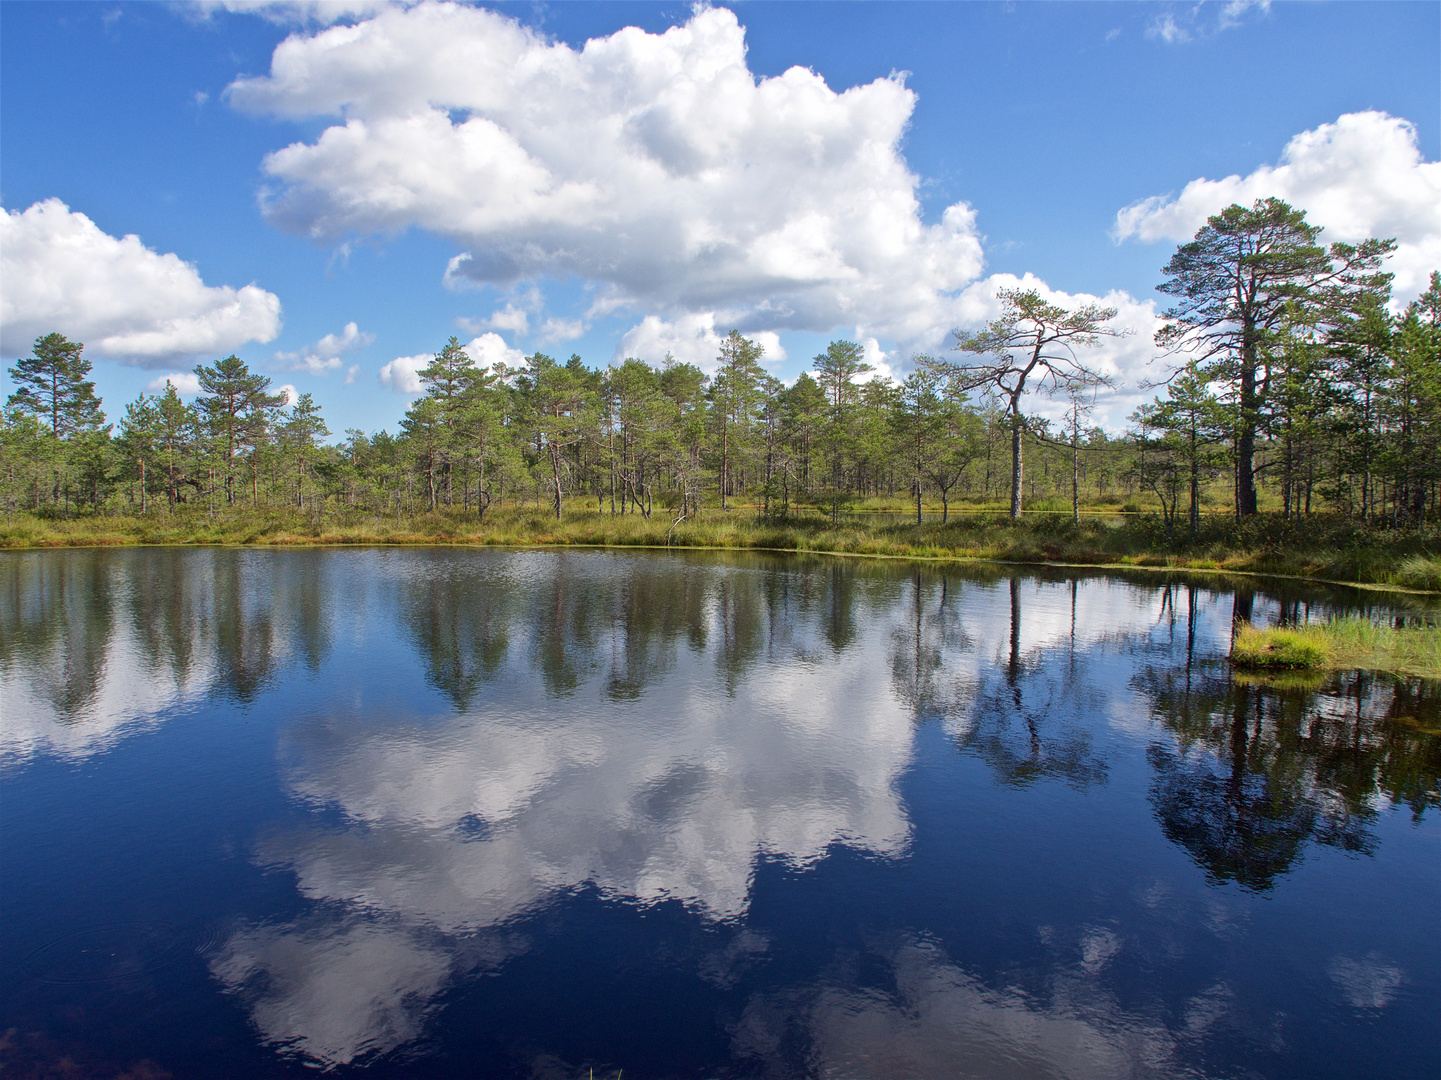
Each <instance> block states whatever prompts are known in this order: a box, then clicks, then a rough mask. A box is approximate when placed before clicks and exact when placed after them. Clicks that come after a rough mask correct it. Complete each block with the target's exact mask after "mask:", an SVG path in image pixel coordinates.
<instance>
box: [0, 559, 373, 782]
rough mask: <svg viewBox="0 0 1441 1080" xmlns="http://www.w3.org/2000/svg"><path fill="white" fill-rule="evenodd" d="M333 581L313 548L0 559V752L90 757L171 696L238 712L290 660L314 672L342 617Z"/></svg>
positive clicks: (336, 568) (336, 579) (159, 714)
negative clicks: (215, 702) (224, 700)
mask: <svg viewBox="0 0 1441 1080" xmlns="http://www.w3.org/2000/svg"><path fill="white" fill-rule="evenodd" d="M345 577H346V575H345V572H344V570H343V569H342V568H341V567H340V565H339V564H338V563H336V562H335V561H334V560H333V559H332V560H331V561H330V562H326V561H324V560H323V558H321V557H317V554H316V553H312V552H265V553H259V552H243V551H228V550H226V551H181V550H173V549H159V550H155V551H144V552H139V551H125V552H110V551H55V552H34V553H25V554H22V555H18V556H14V557H11V558H7V559H4V560H0V673H3V675H4V678H3V679H0V690H3V692H4V693H3V701H0V709H3V710H4V712H5V713H6V714H7V715H6V720H7V724H6V728H5V732H4V735H5V739H4V752H5V753H7V754H19V755H22V756H25V755H28V754H30V753H32V752H35V751H37V750H40V749H42V748H48V749H51V750H54V751H57V752H60V753H63V754H67V755H75V754H87V753H91V752H93V751H95V750H98V749H100V748H103V747H104V746H108V745H109V744H110V743H111V742H112V741H113V740H114V739H115V738H117V737H119V735H120V732H121V729H122V728H126V727H129V726H131V725H132V724H134V723H135V722H136V721H141V722H146V723H148V722H152V721H155V720H158V719H160V718H163V716H165V715H168V711H169V710H170V709H171V708H173V706H174V705H175V704H177V703H178V702H179V701H180V700H198V699H201V698H204V697H206V696H210V695H217V694H219V695H226V696H231V697H234V698H237V699H239V700H240V701H242V702H250V701H252V700H254V699H255V697H256V696H257V695H258V694H259V693H260V692H261V690H262V688H263V687H264V686H265V685H266V684H267V683H268V682H269V681H270V680H271V679H272V678H273V677H274V676H275V675H276V674H277V673H278V672H279V671H280V670H282V669H283V668H284V667H285V666H286V665H287V664H288V663H290V662H293V661H296V660H298V661H300V662H302V663H304V664H306V665H307V666H308V667H310V668H311V670H313V671H314V670H319V668H320V667H321V666H322V665H323V664H324V662H325V660H326V657H327V656H328V655H329V652H330V648H331V619H332V617H333V614H334V612H335V611H336V610H344V609H345V594H346V592H347V586H346V584H345V582H344V578H345ZM62 728H68V729H71V730H69V731H68V732H66V733H62V732H61V729H62Z"/></svg>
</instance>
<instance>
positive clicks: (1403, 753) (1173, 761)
mask: <svg viewBox="0 0 1441 1080" xmlns="http://www.w3.org/2000/svg"><path fill="white" fill-rule="evenodd" d="M1238 600H1239V601H1240V602H1239V603H1238V607H1240V608H1242V609H1243V610H1242V611H1241V612H1240V614H1241V617H1243V618H1247V617H1249V615H1250V609H1251V597H1250V594H1246V595H1245V596H1244V597H1242V598H1238ZM1194 604H1195V596H1194V592H1193V591H1192V592H1191V593H1190V594H1189V605H1188V607H1189V610H1190V612H1191V613H1192V614H1191V615H1190V616H1189V617H1188V623H1189V624H1191V625H1194V614H1193V613H1194ZM1193 640H1194V635H1193V634H1192V643H1191V644H1188V648H1187V652H1186V658H1185V659H1186V662H1185V663H1184V665H1179V666H1178V665H1176V664H1174V663H1170V664H1149V665H1146V666H1145V667H1143V668H1142V669H1141V670H1140V672H1139V673H1138V675H1137V676H1136V678H1135V680H1134V685H1135V686H1136V687H1137V688H1138V689H1140V690H1141V691H1142V692H1143V693H1144V694H1145V695H1146V697H1147V698H1148V700H1149V702H1150V708H1151V712H1152V716H1153V718H1154V720H1155V721H1156V723H1157V725H1158V726H1159V727H1160V728H1161V729H1163V730H1165V731H1167V732H1168V733H1170V735H1171V736H1172V737H1173V738H1172V739H1170V740H1167V741H1165V742H1156V743H1154V744H1153V745H1151V746H1150V747H1149V748H1148V750H1147V758H1148V760H1149V761H1150V764H1151V766H1152V768H1153V770H1154V772H1155V779H1154V782H1153V784H1152V786H1151V792H1150V798H1151V803H1152V806H1153V807H1154V808H1155V812H1156V817H1157V820H1158V821H1159V822H1160V824H1161V828H1162V831H1163V832H1164V833H1165V835H1166V836H1167V838H1169V839H1170V840H1172V841H1173V842H1175V843H1177V844H1179V845H1180V846H1181V847H1183V848H1185V849H1186V851H1187V852H1188V853H1189V854H1190V855H1191V857H1192V858H1193V859H1195V860H1196V862H1197V864H1198V865H1199V866H1201V867H1202V868H1203V869H1204V870H1205V871H1206V874H1207V875H1208V877H1209V878H1210V879H1211V880H1212V881H1217V882H1224V881H1233V882H1235V883H1236V884H1238V885H1240V886H1241V887H1243V888H1246V889H1250V890H1254V891H1265V890H1268V889H1271V888H1273V887H1274V886H1275V884H1276V881H1277V879H1278V878H1279V877H1280V876H1281V875H1283V874H1285V873H1287V872H1288V871H1290V870H1291V869H1293V868H1294V867H1295V865H1296V863H1297V862H1298V860H1300V859H1301V857H1302V856H1303V855H1304V853H1305V850H1306V847H1307V845H1308V844H1320V845H1325V846H1329V847H1334V848H1339V849H1340V850H1343V851H1347V852H1352V853H1356V854H1369V853H1371V852H1372V851H1373V850H1374V848H1375V845H1376V838H1375V835H1374V832H1373V825H1374V822H1375V821H1376V818H1377V813H1378V809H1379V807H1380V806H1381V805H1383V804H1384V803H1385V802H1390V803H1393V804H1405V805H1408V806H1409V807H1410V808H1411V810H1412V814H1413V816H1414V817H1416V818H1417V819H1418V820H1419V818H1420V816H1421V815H1422V813H1423V812H1424V810H1425V809H1426V808H1427V807H1428V806H1431V807H1435V806H1436V805H1437V804H1438V795H1437V786H1438V774H1441V738H1438V728H1441V685H1438V684H1437V683H1435V682H1428V681H1427V680H1423V679H1410V678H1395V677H1391V676H1383V675H1377V674H1373V673H1370V672H1361V671H1357V672H1348V673H1338V674H1335V675H1332V676H1330V677H1329V678H1327V679H1326V680H1325V681H1324V682H1323V683H1322V684H1321V685H1319V686H1315V687H1307V686H1304V685H1294V686H1286V685H1274V684H1270V683H1267V682H1265V681H1247V680H1241V679H1237V678H1233V677H1232V676H1231V674H1230V672H1229V670H1228V669H1227V668H1226V666H1225V665H1224V664H1219V665H1218V664H1214V663H1213V664H1211V665H1209V666H1204V667H1198V665H1197V664H1196V662H1195V656H1194V644H1193Z"/></svg>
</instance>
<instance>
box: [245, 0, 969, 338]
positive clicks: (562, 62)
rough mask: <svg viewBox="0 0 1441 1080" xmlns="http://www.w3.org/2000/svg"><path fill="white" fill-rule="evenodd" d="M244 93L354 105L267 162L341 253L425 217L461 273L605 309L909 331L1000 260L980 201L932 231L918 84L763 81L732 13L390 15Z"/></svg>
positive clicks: (804, 78) (301, 212)
mask: <svg viewBox="0 0 1441 1080" xmlns="http://www.w3.org/2000/svg"><path fill="white" fill-rule="evenodd" d="M228 94H229V100H230V102H231V104H232V105H233V106H234V107H236V108H238V109H242V110H245V111H247V112H253V113H262V114H269V115H273V116H278V117H285V118H293V119H299V118H309V117H334V118H336V119H335V122H334V123H333V124H332V125H331V126H329V127H328V128H326V129H325V130H324V131H323V132H322V133H321V134H320V136H319V137H318V138H317V139H315V141H313V142H309V143H307V142H297V143H294V144H292V145H290V146H287V147H285V148H283V149H281V150H278V151H276V152H275V153H272V154H270V155H269V156H268V157H267V158H266V159H265V162H264V170H265V172H266V173H267V174H268V175H269V176H270V177H271V178H272V181H273V186H272V187H271V188H270V189H269V190H268V191H267V193H266V194H265V197H264V211H265V214H266V216H267V218H268V219H269V220H270V221H272V222H273V223H275V224H276V225H278V226H280V227H283V228H286V229H289V230H292V231H295V232H299V233H303V234H306V235H309V236H311V237H312V238H314V239H315V240H317V241H320V242H326V243H341V242H344V241H345V240H346V238H348V237H351V236H354V235H390V234H397V233H399V232H401V231H403V230H405V229H408V228H412V227H418V228H421V229H425V230H427V231H429V232H431V233H434V234H436V235H439V236H443V237H447V238H449V239H451V240H453V241H454V242H456V243H457V244H458V245H459V246H461V247H463V248H465V249H466V252H465V255H464V256H462V257H457V258H456V259H454V260H452V262H451V264H450V266H449V267H448V269H447V272H446V280H447V281H448V282H449V283H451V284H453V285H455V284H460V283H462V282H464V281H471V282H478V283H485V284H493V285H513V284H515V283H517V282H525V281H534V280H537V279H540V278H542V277H546V276H552V277H565V276H574V277H577V278H580V279H582V280H585V281H588V282H591V283H593V284H594V285H595V287H596V295H597V301H596V303H595V305H593V307H592V311H591V313H590V314H591V315H594V314H597V313H605V312H608V311H615V310H618V309H626V310H633V311H635V312H636V313H637V314H638V315H642V316H647V315H654V316H657V317H658V318H660V319H664V320H673V321H674V320H679V321H682V322H684V320H686V319H690V318H692V317H694V316H696V315H697V314H698V313H714V316H715V320H716V322H717V323H720V324H724V325H726V326H731V325H736V326H740V327H741V328H742V329H743V330H747V331H748V332H753V331H759V330H762V329H765V330H770V331H778V330H787V329H804V330H812V331H818V332H822V333H824V332H829V331H830V330H832V329H833V328H834V327H837V326H854V325H857V324H860V325H863V326H864V327H866V328H867V332H868V333H869V334H872V335H878V336H881V337H886V338H893V339H899V340H905V341H912V340H917V339H922V338H927V339H931V340H939V339H940V338H941V337H942V336H943V335H944V333H945V332H946V331H947V330H948V329H949V328H950V325H951V323H952V321H953V320H952V317H951V314H950V312H949V310H948V307H949V305H950V303H951V302H952V294H953V293H954V292H955V291H956V290H958V289H960V288H962V287H964V286H965V285H966V284H968V283H969V282H970V281H972V280H974V279H975V278H976V277H977V276H978V275H979V273H980V270H981V266H982V254H981V241H980V237H979V235H978V233H977V231H976V227H975V220H974V212H973V211H972V210H971V208H970V207H969V206H967V205H966V204H964V203H957V204H955V205H953V206H951V207H949V208H947V209H946V210H945V211H944V213H943V214H942V215H941V219H940V221H939V222H937V223H935V224H927V223H925V222H924V221H923V220H922V217H921V210H920V204H919V201H918V200H917V197H916V189H917V184H918V178H917V177H916V176H915V175H914V174H913V173H912V172H911V171H910V169H909V168H908V167H907V165H906V162H905V160H904V157H903V156H902V154H901V151H900V140H901V138H902V137H903V135H904V132H905V129H906V125H907V124H908V123H909V120H910V117H911V113H912V110H913V108H914V106H915V101H916V96H915V94H914V93H913V92H912V91H911V90H909V89H907V88H906V86H905V85H904V82H903V80H902V79H901V78H900V77H899V76H897V77H892V78H885V79H877V80H875V81H874V82H871V83H868V84H866V85H862V86H855V87H851V88H849V89H846V90H844V91H843V92H839V93H838V92H836V91H835V90H833V89H831V88H830V87H829V86H827V85H826V83H825V80H824V79H822V78H821V77H820V76H819V75H817V74H816V73H815V72H813V71H809V70H806V69H805V68H801V67H795V68H791V69H790V70H789V71H786V72H784V73H783V74H781V75H778V76H774V77H768V78H758V77H757V76H756V75H755V74H754V73H752V72H751V70H750V69H749V67H748V66H747V63H746V44H745V32H744V30H743V29H742V28H741V26H740V25H739V23H738V22H737V20H736V17H735V16H734V15H733V14H732V13H731V12H729V11H727V10H724V9H719V8H697V9H696V10H695V11H694V13H693V14H692V15H691V17H690V18H689V20H688V21H687V22H685V23H684V24H683V25H680V26H675V27H672V28H671V29H669V30H667V31H666V32H665V33H662V34H650V33H646V32H644V31H642V30H639V29H637V28H634V27H629V28H626V29H623V30H620V31H618V32H616V33H615V34H612V35H610V36H609V37H603V38H594V39H592V40H590V41H587V42H586V43H585V45H584V46H583V47H581V48H579V49H576V48H572V47H570V46H569V45H567V44H565V43H562V42H556V43H552V42H548V41H546V40H545V39H544V38H542V37H541V36H539V35H538V34H536V33H533V32H532V31H530V30H528V29H526V28H524V27H522V26H520V25H519V24H518V23H516V22H515V21H513V20H511V19H508V18H506V17H504V16H501V15H498V14H496V13H494V12H490V11H486V10H484V9H479V8H472V7H467V6H461V5H456V4H446V3H425V4H420V5H418V6H415V7H410V8H391V9H386V10H384V11H381V12H380V13H378V14H377V15H376V16H375V17H374V18H371V19H369V20H367V21H365V22H362V23H359V24H358V25H355V26H334V27H331V28H329V29H327V30H323V31H320V32H317V33H312V34H303V33H297V34H295V35H292V36H291V37H290V38H288V39H287V40H286V41H284V42H283V43H282V44H281V45H280V46H278V47H277V48H276V50H275V53H274V55H273V57H272V61H271V69H270V72H269V74H267V75H263V76H259V77H254V78H242V79H239V80H237V81H236V82H235V83H233V84H232V85H231V86H230V88H229V91H228ZM588 317H589V316H588ZM752 336H754V334H752Z"/></svg>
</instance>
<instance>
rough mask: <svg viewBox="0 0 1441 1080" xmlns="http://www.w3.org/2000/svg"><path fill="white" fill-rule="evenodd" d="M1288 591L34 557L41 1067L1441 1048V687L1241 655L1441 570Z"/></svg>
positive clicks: (483, 1067)
mask: <svg viewBox="0 0 1441 1080" xmlns="http://www.w3.org/2000/svg"><path fill="white" fill-rule="evenodd" d="M1067 573H1073V572H1067ZM1247 589H1248V591H1244V592H1233V591H1230V590H1229V589H1227V588H1222V587H1221V586H1219V585H1215V584H1208V583H1207V582H1206V581H1205V580H1204V579H1194V580H1191V581H1189V582H1188V581H1186V580H1182V579H1179V578H1178V579H1174V580H1172V579H1168V578H1166V577H1164V576H1159V575H1149V576H1142V575H1136V576H1132V577H1129V578H1121V577H1117V576H1106V575H1101V574H1090V575H1082V576H1080V577H1074V576H1072V577H1068V576H1065V574H1063V573H1061V572H1030V571H1026V572H1022V571H1019V570H1014V569H1008V568H1004V567H999V566H991V567H986V566H981V565H974V566H966V567H959V568H958V567H945V566H941V565H939V564H930V565H919V566H918V565H916V564H910V563H904V562H899V561H889V560H888V561H865V560H843V559H824V558H814V559H799V558H785V557H780V556H774V557H772V556H765V555H757V554H730V555H727V554H702V553H691V554H675V555H666V554H661V553H615V552H600V551H580V550H572V551H505V550H474V549H447V548H436V549H394V550H377V549H349V550H328V551H303V550H275V551H267V550H246V549H208V550H206V549H201V550H186V549H167V548H162V549H150V550H132V551H39V552H18V553H6V554H4V555H0V815H3V819H0V895H3V905H4V906H3V919H0V971H3V972H4V978H3V988H0V1031H4V1032H5V1034H4V1036H3V1040H0V1068H3V1069H4V1070H6V1075H10V1076H17V1077H19V1076H32V1075H33V1076H50V1075H57V1076H58V1075H66V1076H70V1075H74V1076H96V1077H106V1078H120V1077H126V1078H130V1080H141V1078H148V1080H156V1078H160V1077H166V1076H174V1077H231V1078H233V1077H298V1076H309V1075H312V1074H313V1072H314V1070H315V1069H316V1068H317V1067H320V1068H325V1069H330V1070H334V1072H335V1074H336V1075H352V1074H354V1075H365V1076H371V1077H390V1076H399V1077H417V1078H420V1077H467V1078H470V1077H556V1078H560V1077H567V1078H581V1077H589V1076H590V1075H591V1074H592V1071H593V1073H594V1076H596V1077H604V1078H606V1080H611V1078H613V1077H615V1076H617V1074H620V1073H621V1071H622V1070H623V1076H624V1078H625V1080H643V1078H647V1077H835V1078H850V1077H886V1078H890V1077H977V1078H988V1080H989V1078H998V1080H1011V1078H1015V1080H1020V1078H1032V1077H1097V1078H1101V1077H1106V1078H1110V1077H1228V1078H1229V1077H1236V1078H1242V1077H1247V1078H1250V1077H1267V1078H1282V1077H1304V1078H1323V1077H1337V1078H1341V1077H1346V1078H1354V1077H1358V1076H1376V1077H1387V1078H1402V1077H1417V1078H1421V1077H1427V1078H1430V1077H1435V1076H1438V1075H1441V931H1438V927H1441V827H1438V824H1437V815H1438V811H1441V796H1438V774H1441V685H1438V684H1437V683H1435V682H1425V681H1422V680H1416V679H1393V678H1389V677H1384V676H1379V675H1371V674H1346V675H1336V676H1331V677H1329V678H1327V679H1325V680H1323V681H1321V682H1319V683H1317V684H1314V685H1300V686H1295V687H1291V688H1276V687H1272V686H1267V685H1262V684H1255V683H1243V682H1237V681H1234V680H1233V679H1232V677H1231V675H1230V672H1229V669H1228V667H1227V664H1226V661H1225V656H1226V653H1227V651H1228V648H1229V638H1230V634H1231V624H1232V619H1233V617H1234V616H1237V615H1240V616H1242V617H1249V618H1251V619H1252V620H1253V621H1255V622H1257V623H1258V624H1260V623H1270V622H1275V621H1278V620H1288V619H1290V620H1294V619H1301V618H1307V617H1319V616H1322V615H1325V614H1326V613H1328V612H1344V611H1361V612H1364V613H1366V614H1369V615H1371V616H1373V617H1377V618H1393V617H1402V618H1422V619H1431V618H1434V612H1427V611H1424V610H1421V609H1420V608H1418V607H1416V606H1414V604H1412V603H1411V602H1409V601H1406V600H1405V598H1404V597H1398V596H1388V595H1387V594H1382V593H1363V592H1360V591H1355V590H1326V589H1323V588H1320V587H1315V586H1304V585H1300V584H1298V583H1290V584H1286V583H1276V582H1269V583H1266V582H1261V581H1259V580H1257V581H1255V582H1253V583H1252V584H1251V585H1249V586H1247ZM1408 604H1409V605H1410V606H1408ZM67 1063H68V1064H67ZM62 1068H69V1069H71V1071H70V1072H62V1071H61V1070H62ZM47 1070H48V1071H47Z"/></svg>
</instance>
